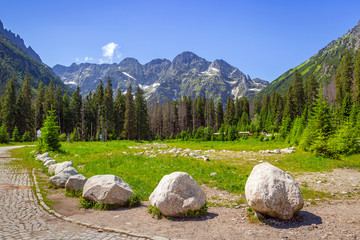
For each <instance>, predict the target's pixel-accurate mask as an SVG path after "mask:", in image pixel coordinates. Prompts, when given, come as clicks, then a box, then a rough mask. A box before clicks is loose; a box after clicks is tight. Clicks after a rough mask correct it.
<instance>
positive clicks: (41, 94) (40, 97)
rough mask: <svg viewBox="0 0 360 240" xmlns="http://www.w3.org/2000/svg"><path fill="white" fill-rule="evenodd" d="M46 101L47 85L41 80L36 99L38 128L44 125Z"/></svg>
mask: <svg viewBox="0 0 360 240" xmlns="http://www.w3.org/2000/svg"><path fill="white" fill-rule="evenodd" d="M44 101H45V87H44V84H43V82H40V84H39V86H38V89H37V93H36V99H35V127H36V130H37V129H40V128H41V127H42V124H43V121H44V118H45V110H44Z"/></svg>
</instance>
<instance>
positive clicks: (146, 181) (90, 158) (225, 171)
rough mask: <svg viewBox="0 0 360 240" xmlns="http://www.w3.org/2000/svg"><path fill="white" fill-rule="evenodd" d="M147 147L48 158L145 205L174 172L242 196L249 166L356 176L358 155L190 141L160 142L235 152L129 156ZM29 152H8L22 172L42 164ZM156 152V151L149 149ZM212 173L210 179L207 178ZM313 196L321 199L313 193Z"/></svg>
mask: <svg viewBox="0 0 360 240" xmlns="http://www.w3.org/2000/svg"><path fill="white" fill-rule="evenodd" d="M146 143H149V142H141V143H139V142H135V141H109V142H76V143H67V142H66V143H62V148H61V152H60V153H50V156H52V157H54V156H55V155H57V154H58V156H57V157H56V160H57V161H58V162H63V161H70V160H71V161H73V163H74V167H75V168H76V169H77V170H78V171H79V173H81V174H83V175H84V176H85V177H87V178H89V177H91V176H94V175H100V174H114V175H116V176H119V177H121V178H122V179H123V180H124V181H125V182H127V183H129V184H130V186H131V187H132V188H133V190H134V191H135V193H136V194H137V195H138V196H139V197H140V198H141V200H147V199H148V198H149V196H150V194H151V192H152V191H153V190H154V189H155V187H156V186H157V184H158V183H159V181H160V180H161V178H162V177H163V176H164V175H166V174H170V173H172V172H175V171H182V172H187V173H189V174H190V175H191V176H192V177H193V178H194V180H195V181H196V182H197V183H199V184H206V185H207V186H209V187H215V186H216V187H218V188H219V189H224V190H226V191H229V192H233V193H238V194H243V193H244V188H245V184H246V181H247V178H248V176H249V174H250V172H251V170H252V168H253V166H254V165H256V164H259V162H260V160H261V161H267V162H270V163H271V164H273V165H275V166H277V167H279V168H281V169H282V170H284V171H290V172H291V173H301V172H319V171H326V170H331V169H334V168H341V167H348V168H356V169H358V170H360V155H353V156H349V157H342V158H341V160H334V159H326V158H318V157H315V156H314V155H312V154H310V153H308V152H304V151H302V150H298V151H297V152H296V153H292V154H279V155H277V154H254V156H256V159H254V157H251V158H252V159H250V157H249V155H248V154H241V152H242V151H246V152H249V151H253V152H258V151H259V150H266V149H269V150H273V149H277V148H285V147H289V146H288V145H287V144H285V143H283V142H259V141H257V140H255V139H248V140H241V141H234V142H190V141H178V140H174V141H162V142H158V143H165V144H167V145H168V146H169V147H171V148H173V147H175V146H176V147H177V148H182V149H186V148H190V149H193V150H197V149H200V150H209V149H214V150H216V151H221V150H231V151H237V152H236V153H234V154H233V156H232V157H229V158H222V159H211V158H210V161H208V162H205V161H203V160H201V159H196V158H192V157H181V156H179V157H174V156H173V155H171V154H158V156H157V157H153V158H152V157H149V156H145V155H134V153H136V152H142V151H144V150H143V149H134V148H132V149H130V148H129V147H134V146H139V145H143V144H146ZM34 149H35V147H26V148H20V149H15V150H13V154H14V156H15V157H18V158H22V159H23V161H22V162H23V165H24V166H25V167H27V168H33V167H36V168H41V167H42V163H41V162H37V161H35V159H34V157H33V156H31V155H30V152H31V151H32V150H34ZM155 150H156V148H155ZM213 172H216V173H217V175H216V176H210V173H213ZM303 194H304V198H306V197H307V195H308V196H309V198H310V197H312V196H313V195H314V192H311V191H309V190H306V189H305V190H303ZM316 195H321V193H318V194H316Z"/></svg>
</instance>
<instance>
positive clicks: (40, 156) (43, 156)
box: [36, 153, 50, 161]
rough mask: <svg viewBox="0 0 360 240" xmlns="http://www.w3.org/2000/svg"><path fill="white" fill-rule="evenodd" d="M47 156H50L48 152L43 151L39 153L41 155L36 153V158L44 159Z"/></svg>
mask: <svg viewBox="0 0 360 240" xmlns="http://www.w3.org/2000/svg"><path fill="white" fill-rule="evenodd" d="M47 157H50V155H49V153H44V154H41V155H37V156H36V160H38V161H44V159H45V158H47Z"/></svg>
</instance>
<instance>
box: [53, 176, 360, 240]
mask: <svg viewBox="0 0 360 240" xmlns="http://www.w3.org/2000/svg"><path fill="white" fill-rule="evenodd" d="M325 178H326V179H327V181H325V180H324V181H323V182H321V183H320V182H318V181H321V180H318V179H325ZM295 179H296V180H297V181H298V182H299V183H300V184H304V183H305V182H306V184H307V186H308V188H309V189H314V190H321V191H325V192H330V193H334V194H335V197H334V198H335V199H332V200H328V201H325V202H321V201H318V202H316V201H315V202H316V204H308V205H306V206H305V207H304V208H303V209H302V210H301V211H300V214H299V215H298V216H297V217H295V218H294V219H293V220H291V221H280V220H277V219H272V218H268V219H266V220H265V222H264V223H259V222H255V223H251V222H250V221H249V219H248V218H247V217H246V213H247V210H246V209H245V207H244V206H245V204H242V205H241V207H239V206H238V208H225V207H210V208H209V214H208V215H207V216H205V217H202V218H200V219H175V220H169V219H166V218H163V219H156V218H152V217H151V215H150V214H149V213H147V210H146V208H147V207H148V204H149V203H148V202H143V205H142V206H141V207H138V208H134V209H119V210H113V211H98V210H84V209H79V205H78V202H77V200H76V199H74V198H68V197H65V196H64V193H63V190H57V193H54V194H53V195H51V196H50V198H51V200H53V201H58V202H59V203H57V204H54V205H53V207H54V209H55V210H56V211H58V212H60V213H62V214H64V215H66V216H70V217H71V218H74V219H77V220H80V221H82V222H86V223H95V224H97V225H100V226H103V227H110V228H116V229H121V230H125V231H133V232H137V233H139V234H144V235H147V236H163V237H166V238H169V239H254V238H258V239H265V238H267V239H359V238H360V201H359V196H360V194H359V192H358V190H357V189H358V186H359V181H360V172H359V171H357V170H353V169H335V170H334V171H333V172H325V173H307V174H303V175H300V176H295ZM350 183H352V185H354V186H352V185H351V186H349V184H350ZM202 187H203V189H204V190H205V191H206V193H207V196H208V200H209V201H212V199H213V201H215V200H216V201H217V202H219V203H222V204H224V205H226V204H227V203H231V202H232V203H233V202H236V201H237V200H239V199H241V197H239V196H237V195H235V194H230V193H227V192H225V191H219V190H217V189H214V188H208V187H205V186H202ZM343 191H347V193H346V194H344V193H342V192H343ZM337 195H339V196H340V197H337ZM209 196H210V197H209ZM228 205H231V204H228Z"/></svg>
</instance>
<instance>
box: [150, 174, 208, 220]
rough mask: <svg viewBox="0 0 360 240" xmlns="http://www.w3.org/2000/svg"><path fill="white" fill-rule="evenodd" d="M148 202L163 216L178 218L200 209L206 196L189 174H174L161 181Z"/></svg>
mask: <svg viewBox="0 0 360 240" xmlns="http://www.w3.org/2000/svg"><path fill="white" fill-rule="evenodd" d="M149 200H150V204H151V205H153V206H156V207H157V208H158V209H159V210H160V212H161V213H162V214H163V215H164V216H179V215H181V214H185V213H187V212H188V211H189V210H193V211H196V210H199V209H201V207H202V206H203V205H204V204H205V203H206V195H205V193H204V191H203V190H202V189H201V188H200V186H199V185H198V184H197V183H196V182H195V181H194V179H192V177H191V176H190V175H189V174H187V173H185V172H174V173H171V174H169V175H165V176H164V177H163V178H162V179H161V181H160V183H159V184H158V186H157V187H156V188H155V190H154V191H153V192H152V193H151V195H150V198H149Z"/></svg>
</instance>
